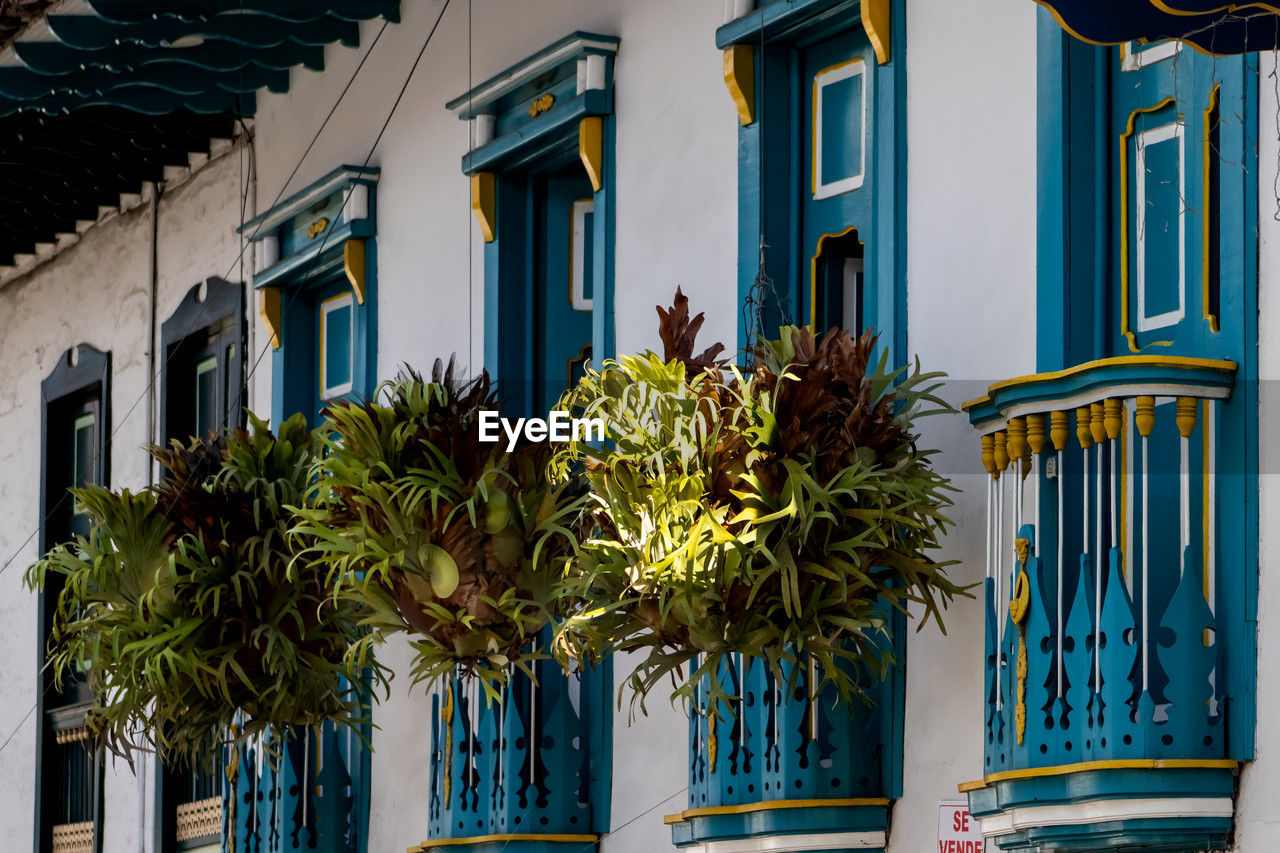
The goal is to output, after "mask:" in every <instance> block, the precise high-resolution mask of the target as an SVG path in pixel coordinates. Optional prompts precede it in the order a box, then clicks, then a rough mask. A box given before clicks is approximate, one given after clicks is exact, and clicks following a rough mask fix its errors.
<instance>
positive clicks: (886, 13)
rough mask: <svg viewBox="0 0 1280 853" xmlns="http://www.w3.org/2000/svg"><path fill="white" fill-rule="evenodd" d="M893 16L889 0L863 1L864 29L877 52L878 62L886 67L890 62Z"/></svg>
mask: <svg viewBox="0 0 1280 853" xmlns="http://www.w3.org/2000/svg"><path fill="white" fill-rule="evenodd" d="M892 19H893V14H892V12H891V11H890V9H889V0H862V28H863V29H864V30H866V31H867V40H868V41H870V42H871V47H872V48H873V49H874V50H875V52H876V62H878V63H880V64H881V65H884V64H885V63H886V62H888V61H889V59H890V56H889V45H890V44H892V39H891V38H890V37H889V22H890V21H891V20H892Z"/></svg>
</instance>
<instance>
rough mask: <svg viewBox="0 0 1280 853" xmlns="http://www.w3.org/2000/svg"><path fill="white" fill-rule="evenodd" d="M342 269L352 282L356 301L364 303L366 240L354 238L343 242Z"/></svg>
mask: <svg viewBox="0 0 1280 853" xmlns="http://www.w3.org/2000/svg"><path fill="white" fill-rule="evenodd" d="M342 271H343V272H345V273H346V274H347V281H349V282H351V290H352V292H354V293H355V295H356V302H358V303H360V304H361V305H363V304H364V287H365V266H364V240H358V239H355V238H352V239H350V240H348V241H347V242H346V243H343V244H342Z"/></svg>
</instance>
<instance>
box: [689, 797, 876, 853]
mask: <svg viewBox="0 0 1280 853" xmlns="http://www.w3.org/2000/svg"><path fill="white" fill-rule="evenodd" d="M888 817H889V801H888V800H886V799H880V798H868V799H846V800H772V801H767V802H760V803H746V804H743V805H732V806H709V807H706V808H696V809H686V810H685V811H683V812H681V813H680V814H674V815H668V816H667V818H666V823H667V825H668V826H670V827H671V842H672V843H673V844H674V845H675V846H676V847H679V848H681V849H682V850H685V851H687V853H763V851H830V853H844V851H881V853H882V851H883V850H884V847H885V844H886V843H887V840H886V834H887V829H888Z"/></svg>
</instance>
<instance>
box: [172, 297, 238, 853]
mask: <svg viewBox="0 0 1280 853" xmlns="http://www.w3.org/2000/svg"><path fill="white" fill-rule="evenodd" d="M246 334H247V323H246V320H245V311H244V285H243V284H241V283H240V282H230V281H226V280H225V279H222V278H218V277H216V276H215V277H210V278H208V279H206V280H205V281H204V283H203V284H197V285H194V286H193V287H191V289H189V290H188V291H187V292H186V294H184V296H183V298H182V301H181V302H179V303H178V306H177V307H176V308H175V309H174V311H173V313H172V314H170V315H169V317H168V319H166V320H165V321H164V322H163V323H162V324H161V326H160V351H161V352H162V353H164V361H163V362H162V365H161V368H160V388H161V399H160V443H161V444H163V445H167V444H168V443H169V442H170V441H173V440H177V441H180V442H183V443H184V444H185V443H186V442H187V441H189V440H190V439H191V438H192V437H195V436H196V433H199V434H201V436H202V435H203V434H204V433H205V432H206V430H208V431H219V430H228V429H234V428H236V427H239V426H243V425H244V422H245V411H244V406H245V400H246V393H245V390H246V389H245V377H244V348H245V341H246ZM209 374H212V377H211V378H212V384H211V386H209V388H208V391H209V397H208V398H207V399H205V398H203V397H202V394H201V391H202V388H201V386H200V378H201V377H202V376H207V375H209ZM206 407H207V409H208V410H207V411H204V409H205V408H206ZM224 763H225V762H223V761H219V762H218V764H217V766H216V767H214V768H213V769H211V770H205V769H204V768H197V769H189V768H175V767H169V766H163V765H162V766H159V767H158V768H157V775H156V789H155V798H154V803H155V812H154V813H155V814H156V815H157V816H158V817H157V819H156V820H155V821H154V825H155V840H154V845H155V849H156V850H157V851H173V850H185V849H188V848H198V847H200V846H204V845H208V844H217V845H219V847H220V846H221V844H222V831H221V822H220V823H219V830H218V831H217V832H214V833H211V834H209V835H206V836H201V837H199V838H191V839H183V840H179V839H178V837H177V836H178V826H177V824H178V821H177V809H178V807H179V806H182V805H186V804H188V803H191V802H194V801H195V800H193V799H192V798H196V799H205V798H213V797H219V798H220V797H222V796H223V785H222V780H223V773H222V766H223V764H224ZM201 794H202V795H204V796H203V797H201V796H199V795H201Z"/></svg>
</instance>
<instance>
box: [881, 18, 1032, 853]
mask: <svg viewBox="0 0 1280 853" xmlns="http://www.w3.org/2000/svg"><path fill="white" fill-rule="evenodd" d="M1035 43H1036V7H1035V4H1033V3H1027V2H1024V0H972V2H967V3H959V4H958V3H952V2H948V0H913V2H910V3H908V4H907V173H908V181H907V356H908V358H910V357H914V356H919V358H920V360H921V362H922V365H923V367H924V368H925V369H927V370H945V371H946V372H947V373H948V374H949V376H950V379H949V381H948V385H947V387H946V390H945V391H944V394H943V396H944V397H945V398H946V399H947V400H948V401H949V402H951V403H952V404H953V405H957V406H958V405H959V404H960V403H962V402H964V401H965V400H969V399H973V398H974V397H978V396H981V395H982V394H983V393H985V391H986V386H987V385H989V384H990V383H992V382H995V381H997V380H999V379H1005V378H1008V377H1011V376H1020V375H1023V374H1026V373H1033V372H1034V371H1035V317H1036V313H1035V312H1036V301H1035V281H1036V261H1035V257H1036V256H1035V251H1036V168H1035V162H1036V161H1035V151H1036V83H1035V80H1036V56H1035ZM978 45H986V46H995V45H998V46H999V48H998V49H978V48H977V47H976V46H978ZM924 426H925V430H924V436H925V438H924V441H925V444H926V445H927V446H934V447H938V448H940V449H941V450H942V451H943V453H942V454H941V456H940V457H939V458H938V467H939V470H941V471H943V472H944V473H946V474H947V475H948V476H950V477H951V478H952V482H953V484H954V485H955V486H956V487H957V488H959V489H960V490H961V491H960V493H959V494H957V495H956V496H955V501H956V505H955V507H954V508H953V510H952V512H951V518H952V519H953V520H954V521H955V523H956V527H955V529H954V531H953V532H952V533H951V534H950V535H949V536H948V537H947V541H946V547H945V551H944V556H945V557H946V558H949V559H957V560H961V561H962V562H961V564H960V565H959V566H956V567H954V568H953V569H952V570H951V576H952V577H953V579H955V580H956V581H957V582H960V583H976V582H978V581H980V580H981V579H982V577H983V565H984V562H983V561H984V553H985V552H984V549H985V542H986V540H985V538H984V535H985V534H984V531H985V527H984V521H985V517H986V516H985V504H984V502H983V501H984V495H985V489H986V479H987V478H986V475H985V473H983V470H982V465H981V463H980V461H979V455H978V438H977V434H976V433H975V432H974V431H973V430H972V429H971V428H970V427H969V426H968V420H967V419H966V418H964V417H963V416H961V415H956V416H939V417H937V418H935V419H933V422H932V423H930V422H928V421H926V422H925V423H924ZM980 594H981V593H980V592H979V595H980ZM946 626H947V634H946V636H943V635H942V633H941V632H940V631H939V630H938V628H937V626H936V625H932V624H931V625H930V626H928V627H926V628H924V630H922V631H920V632H919V633H911V634H910V636H909V640H908V649H907V658H908V666H907V698H906V720H905V726H906V728H905V735H904V740H905V750H904V764H903V797H902V799H901V800H899V801H898V802H897V803H896V804H895V805H894V808H893V818H892V831H891V834H890V838H889V848H888V849H889V851H890V853H919V851H923V850H931V849H936V847H937V841H938V834H937V833H938V821H937V810H938V803H939V802H941V801H944V800H963V799H964V797H963V796H962V795H959V794H957V792H956V785H957V784H959V783H961V782H967V781H970V780H973V779H977V778H979V777H980V776H981V775H982V731H983V723H982V708H983V698H982V688H983V663H982V648H983V631H984V622H983V616H982V607H981V604H980V598H975V599H967V600H959V601H957V602H956V604H955V605H954V606H953V607H952V608H951V610H950V611H949V612H948V613H947V615H946Z"/></svg>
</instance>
